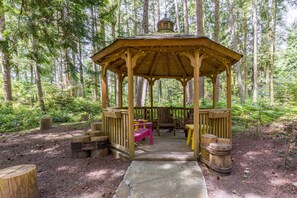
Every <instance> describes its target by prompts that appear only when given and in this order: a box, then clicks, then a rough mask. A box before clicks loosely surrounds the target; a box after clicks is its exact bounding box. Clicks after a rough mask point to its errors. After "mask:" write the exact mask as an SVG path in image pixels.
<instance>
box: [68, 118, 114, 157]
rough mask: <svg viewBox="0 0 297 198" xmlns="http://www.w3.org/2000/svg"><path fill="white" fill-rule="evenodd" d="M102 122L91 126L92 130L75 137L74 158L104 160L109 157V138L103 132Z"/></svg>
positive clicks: (72, 146) (72, 143) (73, 140)
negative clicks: (103, 158)
mask: <svg viewBox="0 0 297 198" xmlns="http://www.w3.org/2000/svg"><path fill="white" fill-rule="evenodd" d="M101 126H102V124H101V122H94V123H92V124H91V130H90V131H85V132H84V133H83V134H82V135H79V136H75V137H73V138H72V141H71V150H72V157H74V158H87V157H92V158H102V157H105V156H107V155H108V150H109V149H108V148H109V141H108V136H106V135H105V134H104V133H103V132H101Z"/></svg>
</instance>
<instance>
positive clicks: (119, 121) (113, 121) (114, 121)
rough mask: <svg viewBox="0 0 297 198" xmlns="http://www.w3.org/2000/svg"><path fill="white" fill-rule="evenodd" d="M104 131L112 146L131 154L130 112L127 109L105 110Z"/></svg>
mask: <svg viewBox="0 0 297 198" xmlns="http://www.w3.org/2000/svg"><path fill="white" fill-rule="evenodd" d="M102 130H103V132H105V134H106V135H107V136H108V138H109V141H110V143H111V146H112V147H113V148H115V149H118V150H120V151H122V152H124V153H127V154H128V153H129V138H128V134H129V130H128V111H127V110H126V109H103V116H102Z"/></svg>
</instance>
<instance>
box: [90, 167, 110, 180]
mask: <svg viewBox="0 0 297 198" xmlns="http://www.w3.org/2000/svg"><path fill="white" fill-rule="evenodd" d="M107 173H108V170H106V169H104V170H96V171H92V172H89V173H88V174H86V176H87V177H89V178H90V179H95V178H100V177H102V176H103V175H106V174H107Z"/></svg>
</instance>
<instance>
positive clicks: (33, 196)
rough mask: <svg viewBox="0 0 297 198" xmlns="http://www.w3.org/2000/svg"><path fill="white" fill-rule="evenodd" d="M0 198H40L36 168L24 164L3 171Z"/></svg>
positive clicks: (0, 176) (0, 180)
mask: <svg viewBox="0 0 297 198" xmlns="http://www.w3.org/2000/svg"><path fill="white" fill-rule="evenodd" d="M0 197H3V198H5V197H7V198H17V197H23V198H37V197H39V190H38V185H37V179H36V166H35V165H33V164H23V165H17V166H12V167H9V168H4V169H1V170H0Z"/></svg>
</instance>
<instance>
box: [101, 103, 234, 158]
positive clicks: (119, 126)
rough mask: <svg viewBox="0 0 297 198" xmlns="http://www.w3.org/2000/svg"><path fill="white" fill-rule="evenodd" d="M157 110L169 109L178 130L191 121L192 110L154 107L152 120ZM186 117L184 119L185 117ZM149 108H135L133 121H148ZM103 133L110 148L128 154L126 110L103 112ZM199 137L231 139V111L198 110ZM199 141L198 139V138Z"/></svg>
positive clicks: (155, 116) (107, 110)
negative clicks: (207, 135)
mask: <svg viewBox="0 0 297 198" xmlns="http://www.w3.org/2000/svg"><path fill="white" fill-rule="evenodd" d="M158 108H170V109H171V112H172V114H173V117H174V118H175V119H176V120H177V123H178V126H179V128H184V125H185V124H186V123H191V122H192V121H193V120H192V119H193V112H194V110H193V108H186V109H185V112H184V108H178V107H154V108H153V118H154V119H156V118H157V117H158V115H157V109H158ZM184 115H185V116H186V117H185V116H184ZM150 116H151V108H150V107H135V108H134V118H135V119H137V118H138V119H147V120H150ZM102 122H103V124H102V127H103V131H104V132H105V133H106V135H107V136H108V137H109V140H110V142H111V146H112V147H113V148H115V149H117V150H120V151H122V152H124V153H126V154H129V141H128V140H129V138H128V134H129V131H128V111H127V109H117V108H110V109H104V110H103V119H102ZM185 122H186V123H185ZM199 126H200V127H199V129H198V130H199V131H198V132H199V134H200V135H199V136H201V135H202V134H205V133H209V134H213V135H216V136H217V137H219V138H232V132H231V111H230V110H229V109H200V110H199ZM199 139H200V138H199Z"/></svg>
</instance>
